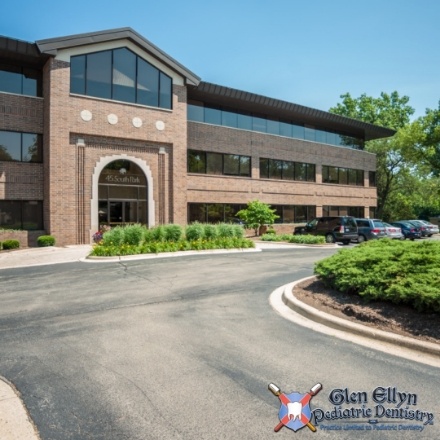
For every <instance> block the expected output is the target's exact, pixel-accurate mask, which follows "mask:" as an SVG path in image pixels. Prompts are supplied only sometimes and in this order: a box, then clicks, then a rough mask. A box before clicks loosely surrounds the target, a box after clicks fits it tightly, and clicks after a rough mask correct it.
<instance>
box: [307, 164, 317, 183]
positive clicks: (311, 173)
mask: <svg viewBox="0 0 440 440" xmlns="http://www.w3.org/2000/svg"><path fill="white" fill-rule="evenodd" d="M315 169H316V168H315V165H313V164H311V163H308V164H307V181H308V182H315V181H316V171H315Z"/></svg>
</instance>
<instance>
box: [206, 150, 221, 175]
mask: <svg viewBox="0 0 440 440" xmlns="http://www.w3.org/2000/svg"><path fill="white" fill-rule="evenodd" d="M206 172H207V173H208V174H223V155H222V154H220V153H207V154H206Z"/></svg>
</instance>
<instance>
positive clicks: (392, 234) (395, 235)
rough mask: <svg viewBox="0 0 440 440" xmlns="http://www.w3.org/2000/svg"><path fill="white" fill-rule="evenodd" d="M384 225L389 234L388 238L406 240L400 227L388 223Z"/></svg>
mask: <svg viewBox="0 0 440 440" xmlns="http://www.w3.org/2000/svg"><path fill="white" fill-rule="evenodd" d="M383 224H384V226H385V232H386V233H387V237H388V238H391V239H393V240H405V236H404V235H403V232H402V229H400V228H399V227H398V226H393V225H390V224H389V223H386V222H383Z"/></svg>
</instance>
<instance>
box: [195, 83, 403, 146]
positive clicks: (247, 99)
mask: <svg viewBox="0 0 440 440" xmlns="http://www.w3.org/2000/svg"><path fill="white" fill-rule="evenodd" d="M188 99H191V100H198V101H203V102H207V103H210V104H213V105H219V106H224V107H232V108H234V109H240V110H243V111H247V112H253V113H259V114H261V115H266V116H269V117H270V116H272V117H276V118H280V119H286V120H291V121H298V122H301V123H304V124H309V125H311V126H315V127H317V128H321V129H328V130H334V131H336V132H339V133H346V134H351V135H353V136H356V137H361V138H363V139H365V140H366V141H370V140H373V139H380V138H386V137H390V136H393V135H394V134H395V133H396V131H395V130H391V129H389V128H385V127H380V126H378V125H373V124H368V123H366V122H362V121H359V120H357V119H351V118H346V117H344V116H340V115H336V114H334V113H329V112H325V111H323V110H317V109H314V108H310V107H305V106H302V105H298V104H293V103H291V102H287V101H281V100H278V99H274V98H268V97H265V96H262V95H256V94H254V93H249V92H244V91H241V90H236V89H231V88H229V87H223V86H219V85H217V84H211V83H207V82H204V81H202V82H200V83H199V85H198V86H197V87H189V88H188Z"/></svg>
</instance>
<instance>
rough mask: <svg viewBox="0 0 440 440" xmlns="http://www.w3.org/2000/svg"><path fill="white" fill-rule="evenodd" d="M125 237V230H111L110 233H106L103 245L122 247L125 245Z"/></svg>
mask: <svg viewBox="0 0 440 440" xmlns="http://www.w3.org/2000/svg"><path fill="white" fill-rule="evenodd" d="M124 235H125V234H124V228H123V227H122V226H116V227H114V228H112V229H110V231H107V232H104V234H103V235H102V240H101V244H102V245H103V246H120V245H122V244H123V243H124Z"/></svg>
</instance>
